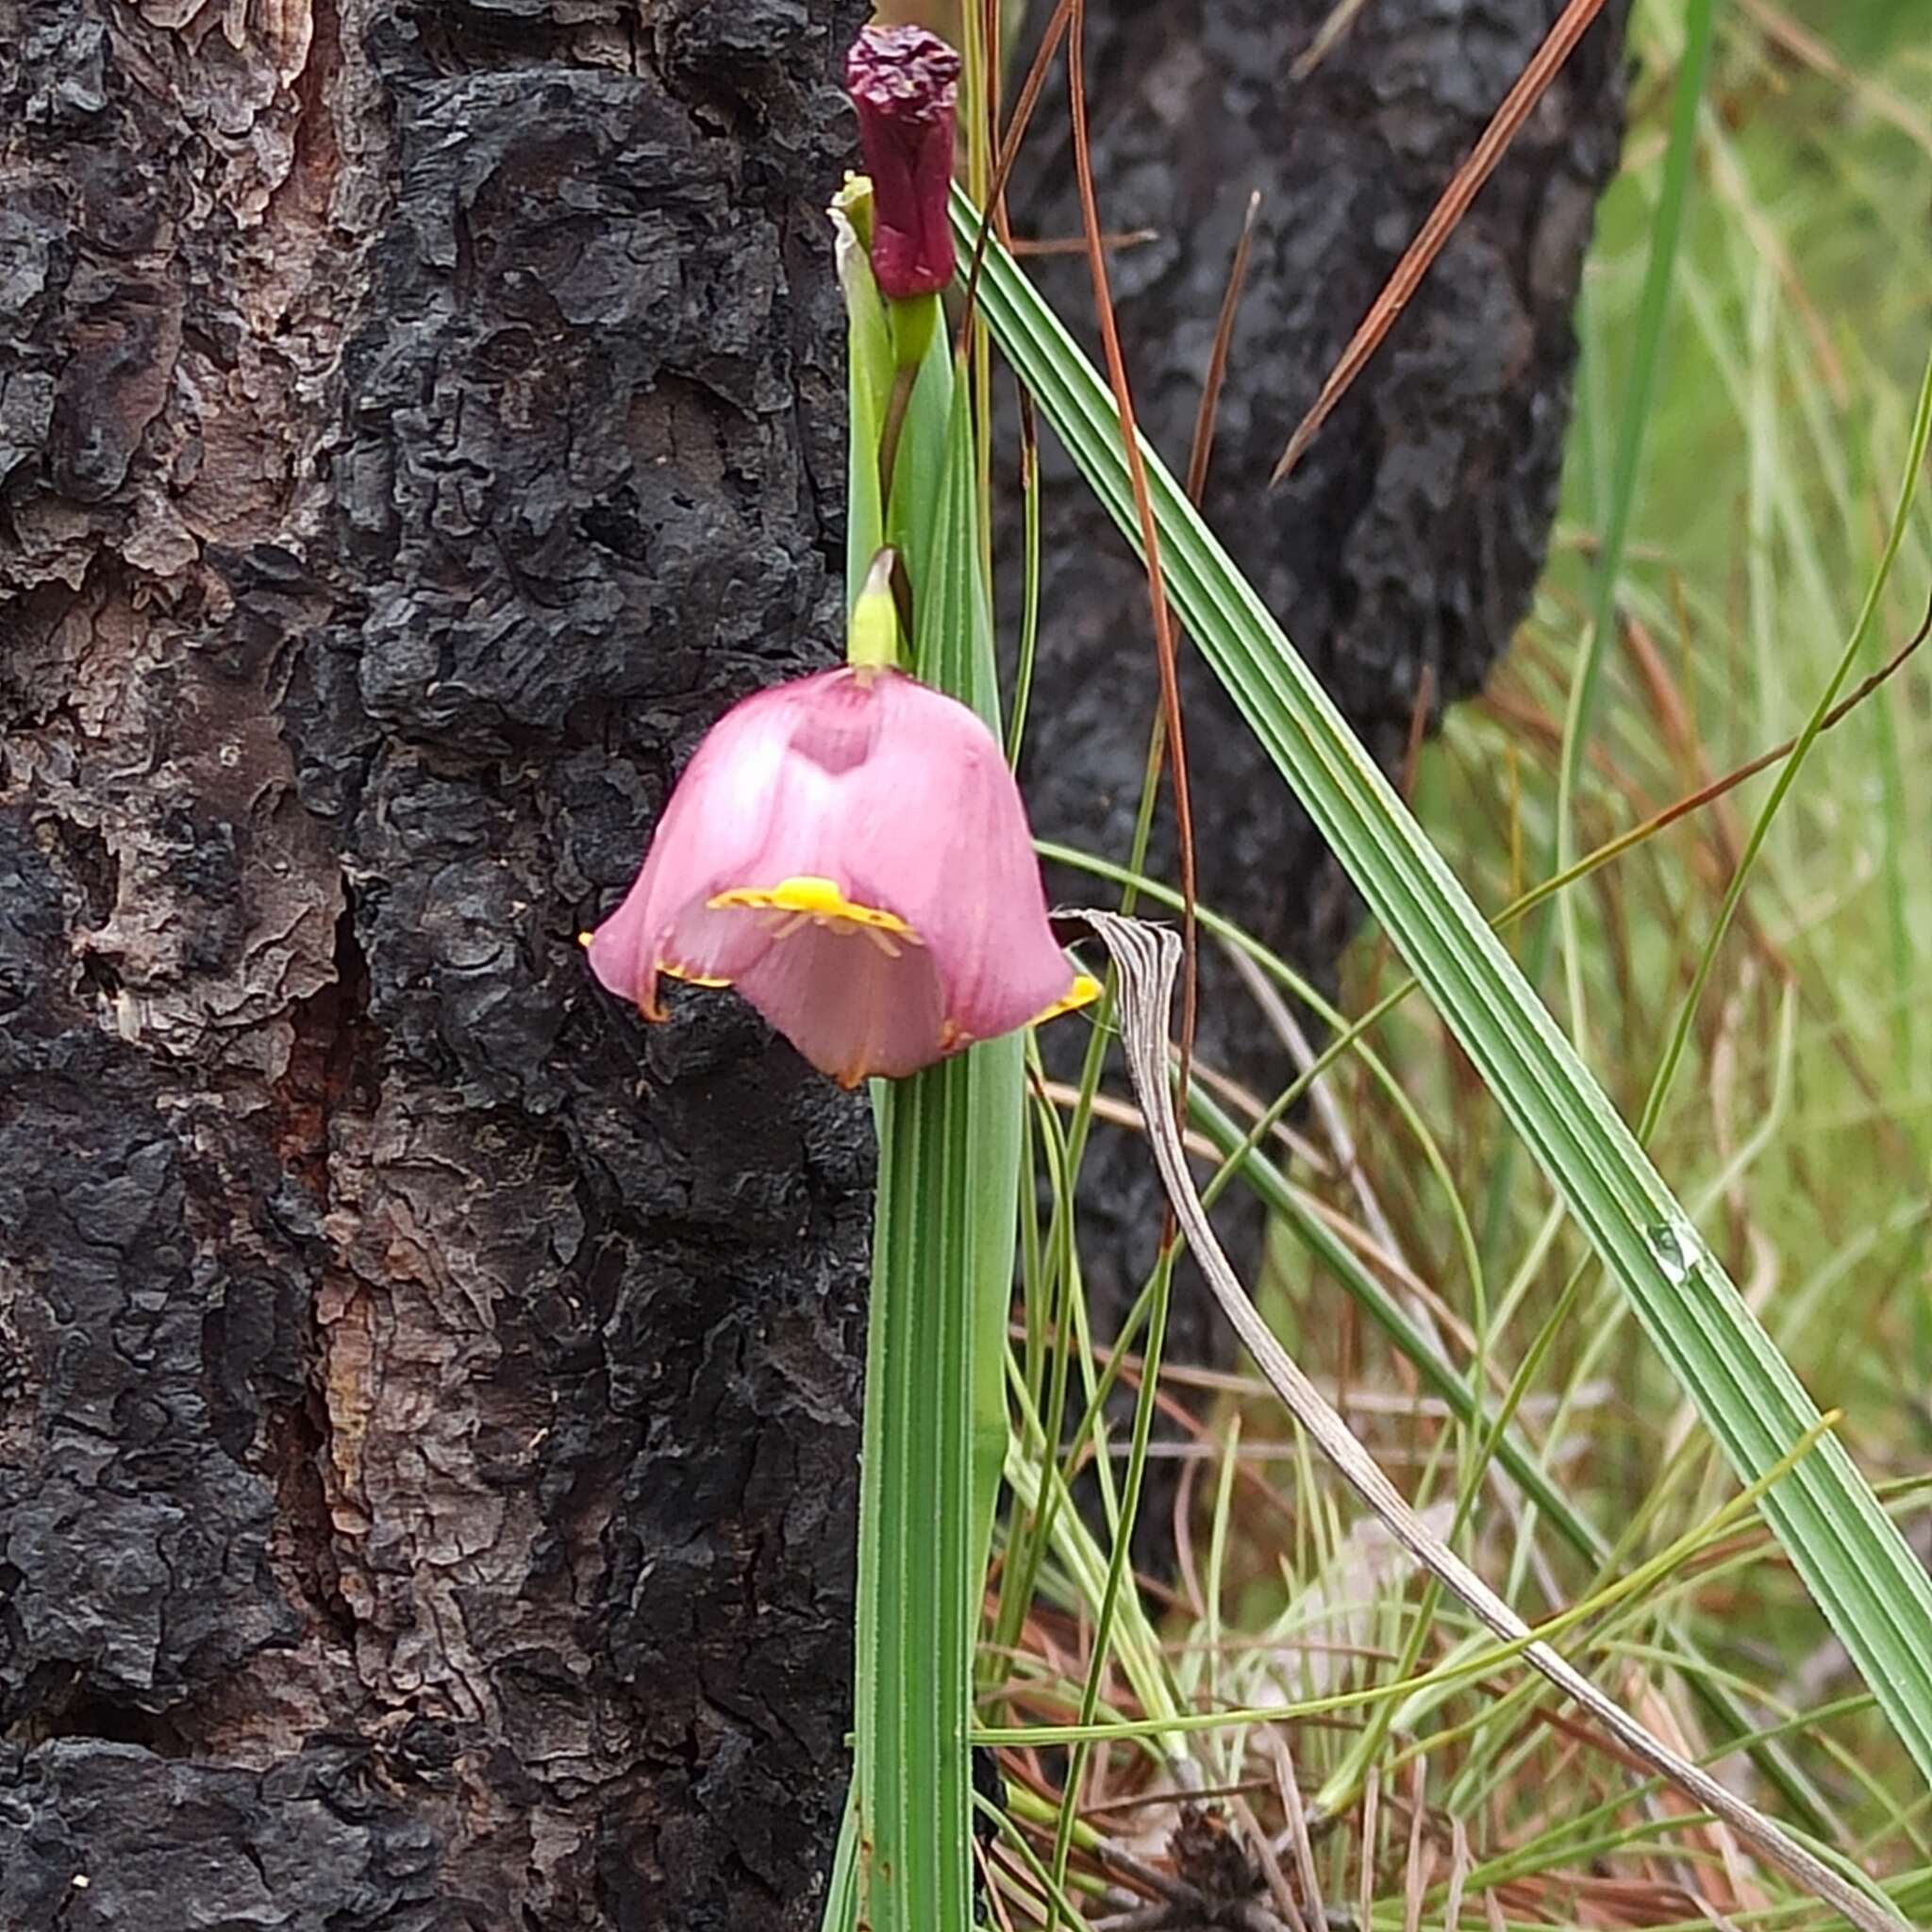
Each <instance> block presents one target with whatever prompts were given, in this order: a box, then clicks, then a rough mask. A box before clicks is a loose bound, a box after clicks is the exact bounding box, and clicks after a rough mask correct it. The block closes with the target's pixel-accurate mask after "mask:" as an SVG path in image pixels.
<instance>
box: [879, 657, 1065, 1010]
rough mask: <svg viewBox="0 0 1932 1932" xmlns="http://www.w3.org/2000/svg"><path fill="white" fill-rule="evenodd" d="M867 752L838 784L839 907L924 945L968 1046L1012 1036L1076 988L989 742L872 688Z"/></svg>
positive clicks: (935, 710) (974, 729)
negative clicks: (842, 795) (842, 886)
mask: <svg viewBox="0 0 1932 1932" xmlns="http://www.w3.org/2000/svg"><path fill="white" fill-rule="evenodd" d="M876 695H877V701H878V704H879V707H880V711H881V722H880V728H879V733H878V739H877V743H876V747H875V749H874V753H873V756H872V757H871V758H868V759H867V760H866V762H865V764H864V766H863V767H862V768H861V769H860V770H859V771H858V773H856V774H854V776H853V778H852V780H851V781H850V787H849V791H850V795H849V796H848V798H847V800H846V802H845V809H844V811H843V813H842V814H841V832H842V840H841V852H842V853H843V854H847V855H850V861H851V862H850V874H851V875H850V878H849V881H848V882H847V885H846V890H847V891H848V893H849V894H850V896H851V897H853V898H855V899H858V900H859V901H861V902H862V903H864V904H867V905H872V906H880V907H884V908H887V909H888V910H890V911H892V912H895V913H897V914H898V916H899V917H900V918H901V919H903V920H905V921H906V923H907V924H908V925H909V926H911V928H912V929H913V931H914V932H916V933H918V935H919V936H920V938H921V939H922V940H924V941H925V944H926V946H927V947H928V949H929V950H930V951H931V953H932V957H933V964H934V966H935V967H936V969H937V970H938V973H939V977H940V984H941V989H942V991H943V993H944V997H945V1017H946V1019H947V1020H948V1021H950V1022H952V1024H954V1026H955V1027H956V1028H957V1029H958V1030H959V1031H960V1032H961V1033H963V1034H965V1035H967V1036H969V1037H970V1038H972V1039H974V1040H990V1039H991V1038H993V1037H994V1036H995V1035H997V1034H1001V1033H1007V1032H1010V1031H1011V1030H1012V1028H1014V1027H1015V1026H1024V1025H1025V1024H1027V1022H1028V1021H1030V1020H1032V1019H1033V1018H1034V1017H1035V1016H1036V1015H1038V1014H1040V1013H1041V1012H1043V1011H1044V1010H1045V1009H1047V1008H1052V1007H1056V1006H1058V1003H1059V1002H1061V1001H1062V1000H1064V999H1066V998H1067V996H1068V995H1069V993H1071V992H1072V991H1073V989H1074V980H1075V976H1076V975H1075V973H1074V967H1073V965H1072V964H1071V963H1070V962H1069V960H1068V958H1067V956H1066V954H1065V953H1064V952H1062V951H1061V950H1060V947H1059V945H1058V942H1057V941H1055V939H1054V936H1053V929H1052V927H1051V926H1050V925H1049V924H1047V918H1046V893H1045V891H1044V889H1043V888H1042V886H1041V879H1040V861H1039V860H1038V859H1037V858H1035V857H1034V853H1033V839H1032V834H1031V832H1030V831H1029V829H1028V827H1027V824H1026V810H1025V807H1024V805H1023V804H1022V803H1021V799H1020V791H1019V788H1018V786H1016V785H1015V784H1014V782H1013V776H1012V774H1011V773H1010V772H1009V771H1008V768H1007V761H1006V757H1005V754H1004V753H1003V752H1002V751H1001V749H1000V746H999V743H998V741H996V740H995V739H994V738H993V736H992V734H991V732H990V731H989V730H988V729H987V728H986V726H985V725H984V724H982V723H981V722H980V721H979V719H978V718H977V717H976V716H975V715H974V713H973V712H972V711H970V710H969V709H967V708H966V707H965V706H964V705H962V704H959V703H958V701H957V700H955V699H953V698H949V697H946V696H944V695H943V694H942V693H941V692H939V691H931V690H929V689H928V688H927V687H925V686H924V685H922V684H920V683H918V682H917V681H916V680H914V679H912V678H910V677H904V676H898V675H891V674H887V675H882V676H881V677H880V678H879V684H878V691H877V693H876Z"/></svg>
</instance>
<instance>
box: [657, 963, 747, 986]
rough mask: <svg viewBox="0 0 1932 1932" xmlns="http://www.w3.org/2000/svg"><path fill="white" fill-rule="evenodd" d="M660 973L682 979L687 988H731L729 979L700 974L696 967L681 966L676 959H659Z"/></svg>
mask: <svg viewBox="0 0 1932 1932" xmlns="http://www.w3.org/2000/svg"><path fill="white" fill-rule="evenodd" d="M658 972H659V973H668V974H670V975H671V976H672V978H673V979H681V980H683V981H684V983H685V985H687V986H729V985H730V984H731V982H730V981H729V980H728V979H720V978H719V977H718V976H717V975H716V974H711V973H700V972H698V971H697V969H696V968H695V967H691V966H680V965H679V964H678V963H677V961H676V960H675V959H659V960H658Z"/></svg>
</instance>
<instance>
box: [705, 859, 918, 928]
mask: <svg viewBox="0 0 1932 1932" xmlns="http://www.w3.org/2000/svg"><path fill="white" fill-rule="evenodd" d="M707 904H708V905H709V906H710V908H711V909H712V910H713V911H722V910H724V908H728V907H748V908H751V909H753V910H754V911H760V912H762V911H773V910H775V911H779V912H798V913H803V914H804V915H805V917H806V918H808V919H816V920H821V921H826V922H837V921H841V920H842V921H844V922H845V923H846V924H851V925H857V926H865V927H868V928H870V929H871V930H873V931H875V932H890V933H893V934H896V935H897V936H898V937H899V938H900V939H903V940H909V941H911V942H912V944H914V945H918V944H920V943H921V941H920V938H919V935H918V934H917V933H916V932H914V931H913V930H912V928H911V927H910V926H909V925H908V924H906V922H905V921H904V920H903V919H901V918H900V917H899V915H898V914H897V913H896V912H887V911H885V910H883V909H882V908H879V907H877V906H861V905H859V904H858V902H857V901H855V900H852V899H848V898H847V897H846V896H845V895H844V893H843V892H841V891H840V890H839V887H838V883H837V882H836V881H835V880H833V879H825V878H820V877H819V876H818V875H817V874H814V873H799V874H796V875H795V876H793V877H791V878H789V879H780V880H779V881H778V883H777V884H776V885H775V886H734V887H733V888H732V889H731V890H730V891H728V892H720V893H718V894H717V895H716V896H715V897H713V898H712V899H710V900H708V901H707ZM791 930H794V927H793V925H792V924H790V923H788V924H786V925H785V926H784V927H782V928H780V931H781V933H783V932H790V931H791Z"/></svg>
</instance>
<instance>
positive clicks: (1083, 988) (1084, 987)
mask: <svg viewBox="0 0 1932 1932" xmlns="http://www.w3.org/2000/svg"><path fill="white" fill-rule="evenodd" d="M1099 997H1100V982H1099V980H1097V979H1095V978H1094V976H1093V975H1092V974H1091V973H1076V974H1074V983H1073V985H1072V986H1070V987H1069V988H1068V989H1067V990H1066V991H1065V992H1063V993H1062V994H1061V995H1060V996H1059V998H1058V999H1057V1000H1056V1001H1054V1003H1053V1005H1052V1006H1050V1007H1048V1008H1046V1009H1045V1010H1044V1011H1043V1012H1039V1013H1035V1014H1034V1016H1033V1018H1032V1019H1031V1020H1030V1021H1029V1022H1028V1023H1027V1024H1029V1025H1033V1026H1044V1025H1045V1024H1046V1023H1047V1022H1048V1021H1049V1020H1058V1018H1059V1016H1060V1015H1061V1014H1062V1013H1073V1012H1077V1011H1078V1010H1079V1009H1080V1008H1082V1007H1087V1006H1091V1005H1092V1004H1093V1002H1094V1001H1095V1000H1097V999H1098V998H1099Z"/></svg>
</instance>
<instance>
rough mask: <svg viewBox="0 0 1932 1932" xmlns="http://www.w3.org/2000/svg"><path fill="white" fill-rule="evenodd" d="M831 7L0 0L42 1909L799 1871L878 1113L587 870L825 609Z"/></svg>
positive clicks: (797, 1903) (1, 1353)
mask: <svg viewBox="0 0 1932 1932" xmlns="http://www.w3.org/2000/svg"><path fill="white" fill-rule="evenodd" d="M852 25H853V13H852V9H851V8H843V7H840V6H835V5H833V4H830V0H825V4H814V5H811V6H805V5H796V4H785V0H769V4H746V5H731V6H715V5H709V4H704V0H666V4H663V5H658V6H653V7H651V8H646V9H644V12H643V14H642V15H641V16H640V14H639V13H638V11H637V9H636V8H631V7H628V6H625V7H619V6H618V5H616V4H611V5H608V6H605V5H601V4H599V0H585V4H575V0H572V4H558V6H556V7H554V8H553V7H549V6H546V5H544V4H541V0H528V4H521V0H519V4H513V5H494V4H482V0H479V4H476V5H475V6H468V5H463V4H441V0H439V4H436V5H423V6H419V7H410V6H407V5H406V6H402V7H395V6H391V5H390V4H387V0H341V4H340V6H338V5H337V4H336V0H312V4H311V0H252V4H247V5H241V4H238V5H235V6H230V7H226V8H224V7H222V6H213V5H211V6H207V7H201V6H197V5H196V4H195V0H144V4H143V5H142V7H141V8H136V7H134V6H130V5H126V4H124V0H30V4H29V0H0V476H4V481H0V492H4V495H0V627H4V628H0V637H4V656H0V730H4V751H0V760H4V762H0V1230H4V1244H0V1247H4V1255H5V1259H4V1262H0V1288H4V1297H0V1405H4V1407H0V1512H4V1513H0V1720H4V1722H5V1724H6V1726H7V1733H6V1735H7V1740H8V1741H7V1743H6V1744H5V1745H4V1747H0V1925H5V1926H6V1927H7V1928H8V1932H36V1928H39V1927H42V1926H52V1925H55V1924H58V1925H60V1926H62V1927H63V1928H69V1932H79V1928H83V1927H90V1926H108V1925H113V1926H119V1927H129V1926H139V1927H142V1928H147V1932H184V1928H187V1927H189V1926H208V1927H242V1926H246V1927H276V1928H290V1932H294V1928H316V1932H320V1928H322V1927H325V1926H326V1927H328V1928H330V1932H365V1928H366V1932H375V1928H378V1927H380V1928H382V1932H405V1928H410V1932H413V1928H417V1927H430V1926H435V1927H443V1926H453V1927H475V1928H478V1932H508V1928H517V1932H523V1928H534V1927H543V1928H550V1927H566V1926H570V1927H577V1926H587V1927H588V1926H595V1927H607V1926H608V1927H625V1928H649V1932H656V1928H660V1927H672V1926H677V1927H690V1928H706V1927H726V1926H728V1927H733V1928H742V1927H746V1926H785V1927H804V1926H807V1925H808V1924H812V1923H814V1922H815V1919H816V1913H817V1905H816V1899H815V1896H814V1894H815V1892H816V1890H817V1888H818V1887H819V1885H820V1883H821V1874H822V1872H823V1869H824V1861H825V1857H826V1849H827V1846H828V1844H829V1842H830V1838H831V1835H832V1830H833V1827H834V1824H835V1823H836V1818H837V1812H838V1806H839V1802H840V1798H841V1793H842V1788H843V1781H844V1775H845V1770H844V1765H843V1762H842V1753H841V1736H842V1732H843V1728H844V1724H845V1711H846V1707H847V1701H848V1680H849V1662H848V1658H849V1651H850V1636H849V1606H850V1587H851V1586H850V1569H851V1562H852V1542H853V1522H852V1502H853V1493H854V1491H853V1474H854V1462H855V1456H856V1445H857V1408H858V1357H859V1350H860V1343H861V1339H862V1326H861V1319H860V1318H861V1307H862V1283H863V1272H864V1263H865V1256H866V1244H867V1238H868V1224H867V1211H868V1196H869V1185H870V1179H871V1173H872V1151H871V1144H870V1139H869V1126H868V1124H867V1122H866V1119H865V1112H864V1108H863V1106H862V1104H861V1103H859V1102H857V1101H854V1100H852V1099H849V1098H847V1097H845V1096H842V1095H841V1094H840V1093H838V1092H837V1091H835V1090H834V1089H833V1088H832V1087H831V1086H830V1085H829V1084H827V1083H825V1082H823V1081H821V1080H819V1079H818V1078H816V1077H815V1076H814V1075H812V1074H810V1073H809V1072H808V1070H806V1069H805V1068H804V1067H803V1066H802V1065H801V1063H800V1062H799V1061H798V1060H797V1059H796V1058H795V1057H794V1056H793V1055H792V1054H791V1052H790V1050H789V1049H787V1048H785V1047H783V1046H782V1045H780V1044H775V1043H774V1041H773V1040H772V1039H771V1037H770V1035H769V1034H768V1033H767V1032H766V1031H765V1029H764V1028H763V1027H762V1026H761V1025H759V1024H758V1023H757V1022H756V1021H755V1020H754V1019H753V1018H751V1017H750V1015H749V1014H748V1013H747V1011H746V1010H745V1009H744V1008H741V1007H740V1006H739V1005H737V1004H736V1003H735V1002H731V1001H726V1000H718V999H704V998H699V999H695V1000H691V1001H687V1002H684V1003H682V1004H681V1005H680V1006H679V1007H678V1008H677V1010H676V1012H675V1016H674V1017H673V1019H672V1020H671V1022H670V1024H668V1025H666V1026H663V1027H661V1028H656V1029H650V1030H646V1029H645V1028H644V1027H642V1026H641V1025H640V1024H639V1023H638V1021H637V1016H636V1015H635V1014H634V1013H632V1012H629V1011H628V1010H626V1009H625V1008H624V1007H622V1006H621V1005H620V1004H619V1003H617V1002H614V1001H611V1000H609V999H608V998H607V997H606V996H605V995H604V994H602V993H601V992H600V991H598V990H597V989H596V988H595V986H594V985H593V984H592V983H591V981H590V979H589V977H588V975H587V974H586V972H585V970H584V967H583V964H582V960H581V958H580V955H579V951H578V948H577V945H576V941H575V934H576V932H577V931H578V929H579V927H581V926H582V925H583V924H586V923H587V922H588V921H589V920H590V919H591V918H592V917H593V916H595V915H596V914H597V913H598V912H599V911H601V910H602V909H605V908H608V905H609V904H610V903H611V900H612V897H613V895H614V894H615V893H616V892H617V891H619V889H620V888H621V887H622V886H623V885H624V884H625V882H626V881H627V879H628V877H629V874H631V872H632V871H633V870H634V869H635V867H636V864H637V860H638V857H639V853H640V850H641V842H642V838H643V834H644V831H645V828H646V826H647V825H648V824H649V823H650V820H651V817H652V814H653V812H654V810H655V809H656V808H657V807H658V804H659V803H660V802H661V800H662V798H663V796H664V793H665V789H666V786H667V784H668V782H669V780H670V779H671V777H672V775H673V773H674V771H675V768H676V767H677V766H678V764H679V762H680V761H681V760H682V758H685V757H686V756H687V755H688V753H689V751H690V748H691V745H692V743H693V742H694V741H695V739H696V737H697V736H698V734H699V732H700V731H701V729H702V728H703V727H704V725H705V724H708V722H709V721H710V719H711V718H712V717H714V716H715V715H716V713H717V712H718V710H719V709H720V708H722V707H723V706H724V704H725V703H726V702H727V701H728V700H729V699H731V698H732V697H735V696H738V695H741V694H742V693H743V692H745V691H749V690H751V689H752V688H754V687H755V686H757V685H758V684H761V683H764V682H767V681H769V680H771V679H773V678H775V677H779V676H783V675H788V674H791V673H795V672H797V671H800V670H802V669H805V668H808V666H811V665H815V664H818V663H821V662H824V661H825V660H826V659H827V658H829V657H830V656H831V655H832V653H833V651H834V650H835V648H836V644H837V640H838V637H839V633H840V628H841V626H840V621H839V613H840V606H841V594H840V588H839V565H840V561H841V526H840V521H839V519H840V513H841V509H840V507H841V492H842V469H843V447H842V424H841V397H842V373H841V367H842V365H841V349H840V343H841V332H842V331H841V317H840V311H839V308H838V303H837V297H836V292H835V288H834V282H833V277H832V275H831V274H830V264H829V251H828V247H827V243H826V237H825V233H824V217H823V206H824V200H825V197H826V194H827V192H828V190H829V189H830V188H831V187H832V186H835V185H836V183H837V180H838V175H839V170H840V168H841V165H842V164H843V163H844V161H845V159H846V158H847V156H846V148H847V143H848V126H847V122H846V119H845V116H844V111H843V103H842V100H841V96H840V94H839V92H838V91H837V89H836V87H835V86H834V85H833V75H835V73H836V67H837V59H838V56H839V54H840V53H841V50H842V46H843V43H844V40H845V38H846V36H847V34H848V33H849V31H850V29H851V26H852Z"/></svg>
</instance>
